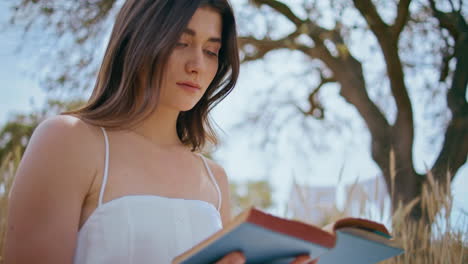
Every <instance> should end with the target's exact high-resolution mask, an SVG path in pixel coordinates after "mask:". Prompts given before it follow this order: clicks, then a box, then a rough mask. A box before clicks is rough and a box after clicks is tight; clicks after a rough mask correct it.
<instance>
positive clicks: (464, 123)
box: [241, 0, 468, 219]
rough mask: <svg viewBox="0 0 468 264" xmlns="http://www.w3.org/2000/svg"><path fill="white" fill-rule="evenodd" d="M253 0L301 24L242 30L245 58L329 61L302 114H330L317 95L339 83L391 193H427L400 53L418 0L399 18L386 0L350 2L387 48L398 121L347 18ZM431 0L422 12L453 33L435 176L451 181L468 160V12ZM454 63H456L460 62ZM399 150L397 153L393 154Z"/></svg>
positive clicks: (399, 9) (399, 8)
mask: <svg viewBox="0 0 468 264" xmlns="http://www.w3.org/2000/svg"><path fill="white" fill-rule="evenodd" d="M252 2H253V3H254V4H256V5H257V6H259V7H262V6H267V7H269V8H271V9H273V10H274V11H275V12H277V13H279V14H281V15H282V16H284V17H285V18H287V19H288V20H289V21H290V22H291V23H292V24H293V25H294V30H293V31H292V33H289V34H288V35H286V36H283V37H281V38H277V39H272V38H270V37H268V36H266V37H264V38H258V37H256V36H253V35H251V36H245V37H242V38H241V43H242V47H243V48H244V51H245V54H246V55H245V57H244V61H252V60H258V59H261V58H263V57H265V55H266V54H268V53H269V52H272V51H274V50H278V49H288V50H298V51H300V52H302V53H303V54H304V55H305V56H307V57H309V58H310V60H319V61H320V62H321V63H322V64H323V66H321V67H320V68H319V69H318V71H320V72H321V74H320V76H321V81H320V82H319V84H318V86H317V88H316V89H314V90H313V91H312V92H311V93H310V95H309V98H308V100H309V104H310V108H309V110H307V111H302V113H303V114H304V115H305V116H312V117H315V118H323V112H324V109H322V107H321V104H320V102H319V101H318V100H317V93H318V92H319V90H320V89H321V88H322V87H323V86H324V84H326V83H329V82H336V83H338V84H339V86H340V95H341V96H342V97H343V98H344V99H345V100H346V101H347V102H348V103H350V104H352V105H353V106H354V107H355V108H356V109H357V111H358V112H359V114H360V116H361V117H362V118H363V119H364V121H365V123H366V125H367V128H368V129H369V132H370V135H371V141H372V143H371V152H372V158H373V159H374V161H375V162H376V163H377V165H378V166H379V168H380V169H381V171H382V174H383V176H384V178H385V180H386V183H387V186H388V188H389V193H393V197H392V203H393V205H396V204H397V203H398V202H400V201H401V202H403V204H408V203H409V202H411V201H412V200H414V199H415V198H417V197H419V196H420V194H421V190H422V186H423V184H424V183H425V182H426V175H424V174H420V173H417V172H416V170H415V169H414V163H413V145H414V116H413V104H412V101H411V99H410V96H409V94H408V90H409V89H408V84H407V82H405V66H404V63H403V61H402V58H401V54H400V53H401V52H400V48H401V46H400V45H401V43H400V37H401V34H402V32H403V30H404V29H405V26H407V25H408V23H409V21H410V19H411V14H410V3H411V2H412V1H411V0H401V1H398V2H397V4H395V13H396V15H395V16H394V19H393V22H391V23H388V22H385V21H384V19H383V18H382V15H381V14H380V13H379V10H378V3H380V4H381V5H382V3H381V2H379V1H371V0H354V1H353V6H352V7H347V8H355V9H356V10H357V11H358V12H359V14H360V15H361V16H362V19H363V20H364V21H365V23H366V27H367V28H368V29H369V30H370V32H371V33H372V35H373V36H374V37H375V39H376V40H377V43H378V46H379V48H380V51H381V53H382V55H383V59H384V63H385V68H386V75H387V78H388V81H389V86H390V89H391V94H392V97H393V100H394V101H395V104H396V119H395V121H394V123H393V124H392V123H390V121H389V120H388V117H386V116H385V115H384V114H383V113H382V110H381V109H379V107H378V106H377V105H376V103H375V102H373V101H372V100H371V99H370V97H369V94H368V84H367V82H366V78H365V74H364V72H363V67H362V62H361V61H359V60H358V59H357V58H356V57H355V56H353V54H352V53H351V51H350V48H349V46H348V43H347V41H346V32H347V31H349V30H350V28H346V25H345V23H344V22H343V21H340V20H337V21H336V22H335V26H334V28H326V27H324V26H321V25H320V24H319V21H317V20H314V19H311V18H310V17H307V18H301V17H299V16H298V15H296V14H295V13H294V12H293V10H292V9H291V8H290V6H288V5H287V4H285V3H283V2H280V1H276V0H254V1H252ZM376 2H377V3H376ZM413 2H416V1H413ZM429 2H430V5H429V6H430V10H428V8H425V7H424V6H423V7H421V8H420V10H417V12H422V13H426V15H427V12H432V13H433V14H434V17H435V18H436V19H437V20H438V22H439V25H440V28H441V29H442V30H447V31H448V33H449V34H448V35H445V36H443V37H445V39H446V43H447V46H445V47H444V51H445V54H443V58H442V59H443V61H442V65H441V70H440V71H441V72H440V77H441V78H440V80H441V81H448V80H447V79H450V82H451V85H449V86H450V88H449V89H448V92H447V95H446V100H447V105H448V107H449V109H450V112H451V116H452V117H451V119H450V121H449V123H448V125H447V128H446V131H445V137H444V139H443V145H442V148H441V151H440V153H439V155H438V158H437V159H436V161H435V162H434V164H433V165H432V167H431V168H430V171H431V172H432V174H433V175H434V177H435V179H436V180H437V181H438V182H439V183H440V184H442V185H443V184H444V183H446V182H447V181H446V177H447V174H448V175H449V176H450V178H451V179H453V177H455V175H456V172H457V170H458V169H459V168H460V167H461V166H462V165H463V164H464V163H465V162H466V158H467V153H468V104H467V101H466V97H465V96H466V88H467V82H468V74H466V73H467V71H468V65H467V64H468V26H467V24H466V20H465V17H464V16H463V14H462V10H463V4H464V3H463V1H459V3H458V7H456V6H455V4H453V1H448V2H446V3H445V4H446V5H447V4H450V5H449V6H450V11H447V12H442V11H440V9H438V7H437V5H436V4H435V2H434V1H433V0H431V1H429ZM312 9H313V7H312ZM382 11H383V10H381V12H382ZM415 19H416V17H415ZM301 35H305V36H307V37H308V38H310V40H312V42H313V44H312V45H304V44H302V43H301V42H299V41H298V37H299V36H301ZM413 37H416V36H413ZM439 52H440V51H439ZM451 63H452V64H453V63H455V65H454V66H452V65H450V64H451ZM323 72H327V73H328V74H327V75H326V74H323ZM447 76H450V78H448V77H447ZM392 153H394V154H393V155H392ZM391 156H393V157H394V158H393V159H392V158H390V157H391ZM411 216H412V218H414V219H420V218H421V217H423V212H421V207H420V206H416V207H415V209H414V210H413V211H412V214H411Z"/></svg>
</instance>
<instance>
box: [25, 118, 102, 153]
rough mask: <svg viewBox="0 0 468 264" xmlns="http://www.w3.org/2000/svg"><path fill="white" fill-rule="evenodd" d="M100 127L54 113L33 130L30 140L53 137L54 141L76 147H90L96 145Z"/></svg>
mask: <svg viewBox="0 0 468 264" xmlns="http://www.w3.org/2000/svg"><path fill="white" fill-rule="evenodd" d="M99 133H102V132H100V129H99V128H98V127H96V126H93V125H90V124H88V123H86V122H84V121H83V120H81V119H80V118H78V117H75V116H71V115H56V116H52V117H49V118H47V119H45V120H43V121H42V122H41V123H40V124H39V125H38V126H37V128H36V129H35V130H34V133H33V137H32V140H47V139H53V140H54V141H55V142H67V145H68V146H69V145H70V144H72V145H76V147H77V148H90V147H93V146H95V145H96V143H97V140H98V139H99V138H101V137H102V136H100V135H99Z"/></svg>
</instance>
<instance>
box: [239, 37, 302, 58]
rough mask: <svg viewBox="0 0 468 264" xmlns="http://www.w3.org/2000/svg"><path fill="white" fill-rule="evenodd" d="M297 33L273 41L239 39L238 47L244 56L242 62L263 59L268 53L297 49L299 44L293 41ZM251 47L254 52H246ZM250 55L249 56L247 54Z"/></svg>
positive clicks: (248, 38) (250, 38)
mask: <svg viewBox="0 0 468 264" xmlns="http://www.w3.org/2000/svg"><path fill="white" fill-rule="evenodd" d="M298 35H299V33H298V32H297V31H296V32H293V33H291V34H289V35H288V36H286V37H284V38H281V39H277V40H273V39H270V38H263V39H257V38H255V37H253V36H245V37H239V47H240V49H241V50H243V51H244V53H245V56H244V58H243V60H242V62H247V61H254V60H258V59H261V58H263V57H264V56H265V55H266V54H267V53H268V52H270V51H273V50H279V49H290V50H294V49H297V48H298V46H300V45H299V44H297V43H295V41H293V40H294V39H295V38H296V37H297V36H298ZM249 45H250V46H251V47H252V48H254V49H255V50H253V51H248V50H246V49H248V46H249ZM249 53H250V54H249Z"/></svg>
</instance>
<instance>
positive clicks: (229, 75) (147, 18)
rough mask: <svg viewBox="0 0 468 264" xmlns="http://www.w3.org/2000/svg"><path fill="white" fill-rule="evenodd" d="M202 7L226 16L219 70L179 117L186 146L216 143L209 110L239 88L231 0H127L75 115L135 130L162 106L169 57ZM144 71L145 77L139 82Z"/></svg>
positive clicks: (103, 125) (102, 123) (99, 123)
mask: <svg viewBox="0 0 468 264" xmlns="http://www.w3.org/2000/svg"><path fill="white" fill-rule="evenodd" d="M199 7H210V8H213V9H214V10H216V11H217V12H219V13H220V14H221V17H222V37H221V39H222V44H221V49H220V51H219V57H218V60H219V63H218V71H217V73H216V75H215V77H214V79H213V81H212V82H211V84H210V85H209V87H208V89H207V90H206V92H205V94H204V95H203V97H202V98H201V99H200V101H199V102H198V103H197V104H196V105H195V106H194V107H193V108H192V109H191V110H189V111H184V112H181V113H180V114H179V116H178V118H177V125H176V126H177V134H178V136H179V139H180V140H181V142H182V143H183V144H185V145H188V146H190V147H191V148H192V151H195V150H200V149H201V148H202V147H203V146H204V145H205V143H206V140H208V141H210V142H212V143H213V144H217V138H216V133H215V132H214V130H213V128H212V126H211V124H210V121H209V118H208V113H209V111H210V110H211V109H212V108H213V107H214V106H215V105H217V104H218V103H219V102H220V101H221V100H222V99H224V98H225V97H226V96H227V95H228V94H229V93H230V92H231V91H232V89H233V88H234V86H235V84H236V82H237V78H238V75H239V53H238V46H237V31H236V22H235V19H234V14H233V11H232V7H231V6H230V4H229V2H228V1H227V0H184V1H182V0H127V1H126V2H125V4H124V5H123V6H122V8H121V10H120V12H119V14H118V15H117V18H116V22H115V25H114V27H113V30H112V34H111V37H110V41H109V44H108V46H107V49H106V52H105V55H104V60H103V62H102V65H101V68H100V70H99V74H98V76H97V80H96V84H95V87H94V90H93V93H92V95H91V97H90V99H89V101H88V102H87V104H86V105H85V106H83V107H82V108H80V109H78V110H75V111H70V112H65V113H62V114H71V115H75V116H77V117H79V118H81V119H82V120H84V121H86V122H88V123H90V124H93V125H97V126H102V127H106V128H110V129H124V128H132V127H134V126H135V125H137V124H138V123H139V122H141V121H143V120H144V119H146V118H147V117H148V116H149V115H151V113H153V112H154V111H155V109H156V107H157V104H158V99H159V94H160V89H161V83H162V75H163V73H164V68H165V65H166V63H167V60H168V57H169V55H170V54H171V52H172V50H173V49H174V47H175V45H176V43H177V41H178V39H179V38H180V36H181V34H182V32H183V31H184V29H185V28H186V26H187V24H188V23H189V21H190V19H191V17H192V16H193V14H194V13H195V11H196V10H197V8H199ZM142 73H150V74H143V76H144V77H143V78H140V76H141V74H142Z"/></svg>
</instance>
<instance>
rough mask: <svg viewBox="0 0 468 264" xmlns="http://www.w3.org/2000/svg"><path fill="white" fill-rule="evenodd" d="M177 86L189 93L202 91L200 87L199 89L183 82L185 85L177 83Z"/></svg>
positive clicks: (194, 85)
mask: <svg viewBox="0 0 468 264" xmlns="http://www.w3.org/2000/svg"><path fill="white" fill-rule="evenodd" d="M177 85H178V86H179V87H180V88H182V89H184V90H186V91H188V92H192V93H193V92H197V91H199V90H200V87H198V86H197V85H196V84H192V83H186V82H183V83H177Z"/></svg>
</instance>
